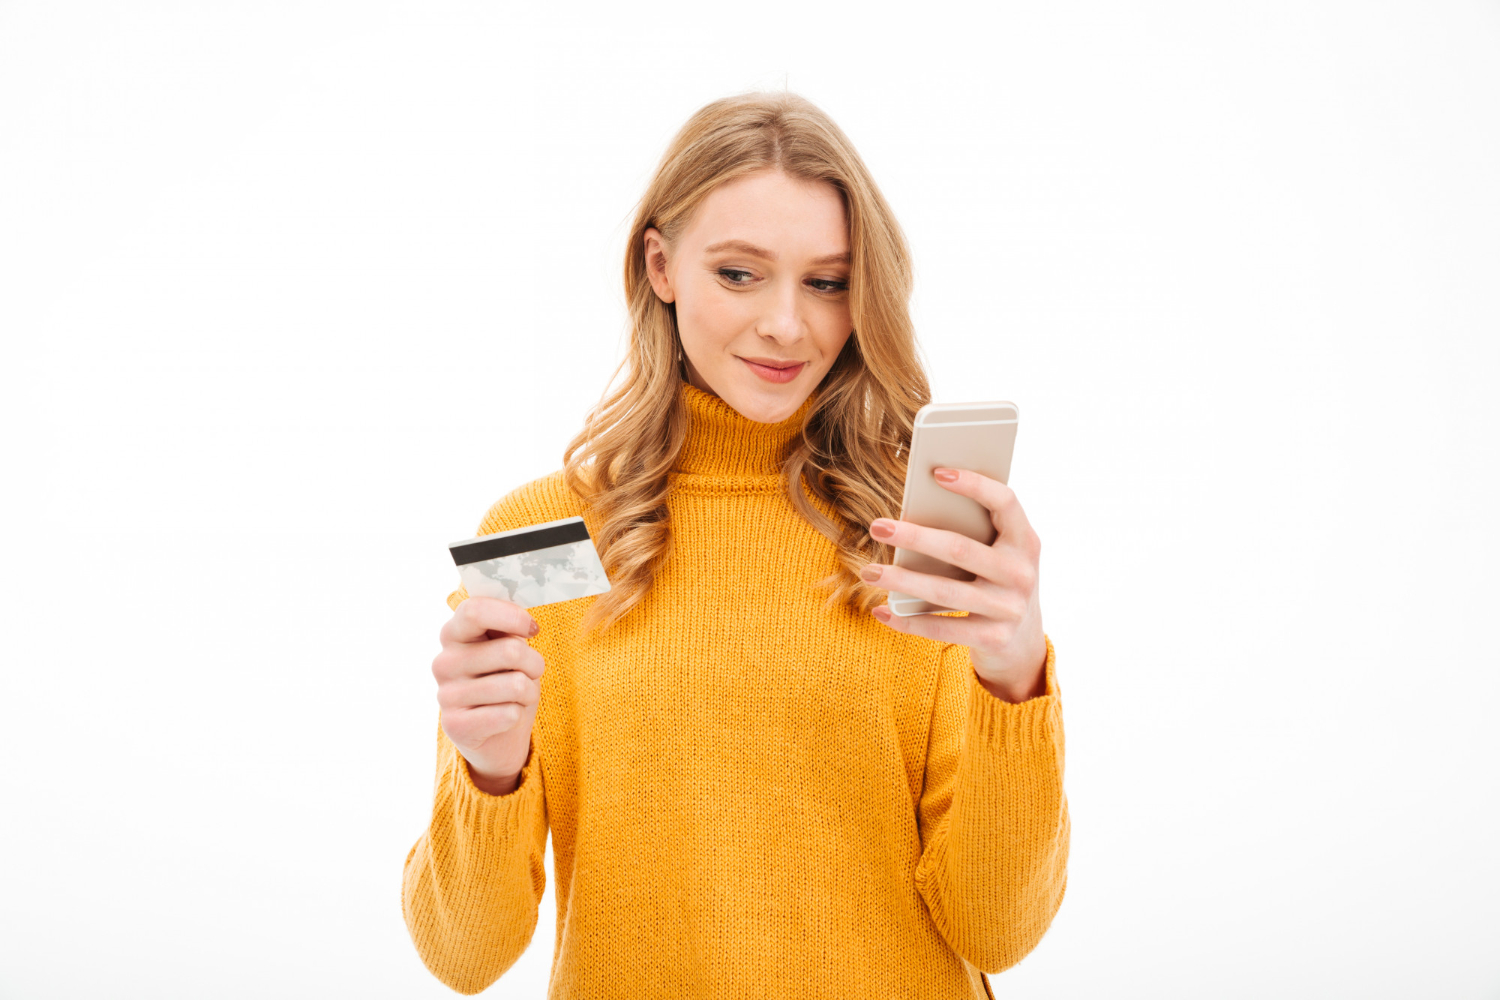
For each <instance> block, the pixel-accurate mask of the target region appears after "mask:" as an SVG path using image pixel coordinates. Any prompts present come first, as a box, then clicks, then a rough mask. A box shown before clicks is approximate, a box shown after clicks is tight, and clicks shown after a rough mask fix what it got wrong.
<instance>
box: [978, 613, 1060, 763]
mask: <svg viewBox="0 0 1500 1000" xmlns="http://www.w3.org/2000/svg"><path fill="white" fill-rule="evenodd" d="M1043 638H1044V640H1045V641H1046V643H1047V664H1046V666H1045V667H1044V668H1043V673H1044V676H1045V678H1046V690H1045V691H1044V692H1043V693H1042V694H1040V695H1038V696H1037V697H1035V698H1029V699H1027V700H1026V701H1023V702H1009V701H1005V700H1003V699H1000V698H996V697H995V696H994V695H993V694H991V693H990V692H989V691H988V690H986V688H985V687H984V685H983V684H981V683H979V677H978V675H977V674H975V673H974V669H973V667H972V666H971V667H970V668H969V733H970V734H971V736H972V737H973V738H975V739H977V740H978V741H979V744H980V745H981V746H988V747H992V748H994V749H996V750H1008V751H1012V752H1015V751H1019V752H1023V753H1029V752H1032V751H1034V750H1037V749H1041V748H1048V749H1050V748H1052V747H1053V746H1055V745H1056V744H1057V743H1058V742H1059V739H1060V736H1061V732H1062V697H1061V694H1062V692H1061V691H1060V690H1059V689H1058V686H1057V653H1056V651H1055V650H1054V649H1053V648H1052V640H1051V639H1050V638H1048V637H1046V636H1043Z"/></svg>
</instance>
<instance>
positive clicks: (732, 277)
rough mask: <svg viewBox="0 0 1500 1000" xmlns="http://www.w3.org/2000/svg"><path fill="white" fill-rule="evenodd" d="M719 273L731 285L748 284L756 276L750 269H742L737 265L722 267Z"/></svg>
mask: <svg viewBox="0 0 1500 1000" xmlns="http://www.w3.org/2000/svg"><path fill="white" fill-rule="evenodd" d="M717 273H718V275H719V277H721V278H723V279H724V280H725V281H727V282H729V283H730V284H731V285H748V284H750V279H751V278H752V277H754V275H752V274H751V273H750V272H749V271H742V270H740V269H739V268H737V267H721V268H719V270H718V272H717Z"/></svg>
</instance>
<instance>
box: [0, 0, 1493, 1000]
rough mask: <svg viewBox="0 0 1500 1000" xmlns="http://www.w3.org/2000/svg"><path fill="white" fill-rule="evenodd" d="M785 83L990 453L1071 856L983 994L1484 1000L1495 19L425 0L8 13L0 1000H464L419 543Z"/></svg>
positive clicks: (1310, 10) (612, 330)
mask: <svg viewBox="0 0 1500 1000" xmlns="http://www.w3.org/2000/svg"><path fill="white" fill-rule="evenodd" d="M1127 6H1128V8H1129V9H1128V10H1127V9H1126V8H1127ZM784 86H785V87H789V88H790V89H792V90H796V91H798V92H800V93H802V94H804V95H805V96H807V97H809V98H811V99H813V100H814V101H817V102H819V103H820V104H821V105H822V106H823V107H824V108H826V109H827V110H828V111H829V112H830V113H831V114H832V115H833V116H834V118H835V119H836V120H837V121H838V122H839V123H840V124H841V125H842V126H843V128H844V129H845V131H846V132H848V134H849V135H850V136H851V138H852V139H853V140H854V142H855V144H856V145H857V146H858V147H859V149H860V150H861V152H862V154H863V155H864V157H865V159H866V161H867V162H868V164H869V165H870V167H871V169H872V171H873V172H874V174H875V176H876V178H877V180H878V181H879V182H880V184H881V185H882V187H883V189H884V191H885V193H886V195H887V197H888V198H889V200H890V201H891V203H892V205H893V206H894V208H895V210H896V212H897V215H898V217H899V218H900V219H901V221H902V223H903V225H904V226H905V227H906V229H907V232H908V234H909V236H910V238H911V241H912V244H913V248H914V252H915V259H916V262H917V273H918V284H917V293H916V297H915V299H914V314H915V317H916V321H917V325H918V329H919V332H920V335H921V338H922V343H923V346H924V350H925V352H926V355H927V358H928V360H929V362H930V368H931V375H932V381H933V387H934V391H935V395H936V398H937V399H939V400H946V401H956V400H968V399H991V398H1002V399H1012V400H1015V401H1016V402H1017V403H1018V404H1019V405H1020V409H1021V414H1022V423H1021V431H1020V437H1019V441H1018V445H1017V451H1016V458H1015V466H1014V480H1013V485H1015V486H1016V488H1017V490H1018V492H1019V493H1020V496H1021V499H1022V502H1023V504H1024V505H1025V506H1026V509H1027V511H1028V513H1029V514H1030V517H1031V519H1032V521H1033V522H1034V524H1035V525H1036V526H1037V528H1038V530H1039V532H1040V534H1041V536H1042V538H1043V541H1044V543H1045V552H1044V556H1043V563H1042V567H1043V608H1044V611H1045V619H1046V624H1047V629H1048V631H1049V632H1050V633H1051V634H1052V635H1053V636H1054V638H1055V640H1056V642H1057V645H1058V650H1059V656H1060V661H1059V666H1060V673H1059V676H1060V679H1061V681H1062V684H1063V687H1064V694H1065V698H1064V703H1065V711H1066V716H1067V725H1068V774H1067V788H1068V792H1069V798H1070V803H1071V806H1072V810H1073V818H1074V827H1073V854H1072V863H1071V876H1070V882H1069V889H1068V895H1067V898H1066V900H1065V902H1064V904H1063V907H1062V911H1061V913H1060V914H1059V916H1058V918H1057V920H1056V922H1055V923H1054V925H1053V927H1052V929H1051V931H1050V932H1049V933H1048V935H1047V937H1046V938H1045V940H1043V942H1042V943H1041V945H1040V946H1039V947H1038V948H1037V949H1036V951H1035V952H1033V953H1032V955H1031V956H1030V957H1028V958H1027V959H1026V960H1025V961H1024V962H1022V963H1021V964H1020V965H1019V966H1017V967H1016V968H1014V969H1012V970H1010V971H1008V972H1006V973H1004V974H1002V975H1000V976H998V977H995V980H994V982H995V986H996V991H997V993H998V994H1000V995H1002V996H1008V997H1015V998H1021V997H1026V998H1042V997H1084V998H1091V997H1100V996H1109V997H1152V998H1161V997H1184V998H1199V997H1246V998H1251V997H1253V998H1260V997H1266V996H1273V995H1274V996H1283V997H1310V998H1312V997H1316V998H1321V997H1329V996H1359V997H1413V996H1424V997H1500V949H1497V948H1496V941H1497V940H1500V861H1497V856H1496V849H1495V847H1496V845H1497V844H1500V779H1497V775H1496V763H1497V761H1500V726H1497V725H1496V724H1495V722H1494V719H1495V717H1496V712H1495V705H1496V702H1497V696H1500V680H1497V666H1500V663H1497V659H1500V657H1497V654H1496V638H1495V627H1494V626H1495V621H1496V615H1495V612H1494V605H1495V603H1496V598H1497V597H1500V588H1497V585H1496V582H1495V569H1494V564H1495V557H1496V556H1497V554H1500V552H1497V549H1500V546H1497V538H1496V530H1495V526H1494V516H1493V514H1494V510H1495V507H1496V485H1497V448H1496V445H1495V434H1496V432H1497V430H1500V405H1497V402H1496V399H1495V391H1494V383H1495V379H1496V376H1497V375H1500V336H1497V334H1500V304H1497V303H1500V297H1497V290H1496V284H1497V277H1500V237H1497V234H1500V183H1497V178H1500V107H1497V105H1500V7H1497V6H1496V5H1495V4H1494V3H1478V2H1472V3H1425V4H1423V3H1416V2H1410V3H1402V4H1380V3H1369V2H1364V3H1342V4H1330V3H1312V4H1310V3H1306V2H1287V3H1267V4H1255V5H1227V4H1202V3H1190V2H1184V3H1179V4H1163V3H1147V4H1139V5H1118V4H1107V3H1100V4H1095V5H1079V4H1071V3H1048V4H1041V3H1035V4H1026V5H1015V4H1006V5H1002V6H1000V7H998V8H997V7H993V6H989V5H986V6H985V7H983V8H981V7H979V6H975V7H962V8H960V7H952V8H944V7H943V6H941V5H931V4H923V5H917V6H916V7H912V6H910V5H901V6H899V7H897V6H893V7H891V8H889V9H887V10H880V9H879V8H872V7H870V6H869V5H866V4H849V5H846V6H827V7H819V6H818V5H806V4H800V3H798V4H785V5H782V4H776V3H764V4H749V5H745V4H726V5H704V4H653V5H628V4H612V5H604V4H595V5H592V6H578V5H543V4H532V5H528V7H527V8H525V9H516V8H514V7H510V6H508V5H501V4H479V3H473V4H466V3H448V2H441V3H440V2H433V0H423V2H421V3H417V2H388V3H383V4H374V3H369V2H352V0H351V2H345V3H331V2H321V0H320V2H300V0H299V2H295V3H293V2H282V3H263V4H240V3H228V2H207V3H203V2H200V3H186V2H184V3H176V4H165V3H149V4H148V3H132V4H128V5H125V4H104V3H62V2H45V3H44V2H34V3H19V2H6V3H0V329H3V331H4V353H3V358H4V365H3V369H0V370H3V375H0V378H3V383H0V388H3V399H4V402H3V404H0V405H3V407H4V409H3V412H0V421H3V428H4V430H3V433H4V448H5V456H4V467H5V470H6V477H5V478H6V481H7V486H6V487H5V490H4V500H3V503H4V505H5V510H4V519H3V524H4V536H3V545H4V550H3V586H4V593H3V595H0V596H3V601H0V607H3V612H4V615H5V623H4V627H3V630H0V653H3V657H4V665H3V671H0V752H3V755H4V756H3V760H4V770H3V777H0V849H3V854H4V858H5V864H4V865H3V867H0V898H3V900H4V904H3V906H0V996H5V997H24V998H55V997H70V998H71V997H125V996H129V997H151V998H176V997H183V998H197V997H204V996H214V997H255V998H259V997H265V996H289V997H290V996H295V997H323V996H329V997H345V996H359V997H372V998H373V997H402V998H406V997H420V996H434V997H438V996H445V995H451V994H449V993H448V991H447V990H446V988H445V987H443V986H441V985H440V984H439V983H438V982H437V981H436V980H435V979H433V978H431V977H430V976H429V975H428V973H427V972H426V970H425V969H424V968H423V967H422V965H421V963H420V961H419V960H418V958H417V955H416V952H415V950H414V949H413V948H412V946H411V944H410V941H409V939H408V938H407V935H406V930H405V927H404V925H403V923H402V920H401V912H400V896H399V891H400V877H401V866H402V861H403V859H404V858H405V856H406V852H407V850H408V849H409V848H410V846H411V844H412V843H413V842H414V841H415V840H416V838H417V837H418V835H419V834H420V833H421V831H422V829H423V826H424V824H425V821H426V815H427V810H428V808H429V805H430V795H431V781H432V765H433V734H434V729H435V725H436V718H437V706H436V702H435V700H434V691H435V685H434V683H433V680H432V677H431V675H430V673H429V667H430V663H431V660H432V657H433V655H434V654H435V653H436V652H437V640H436V634H437V630H438V628H439V627H440V625H441V623H442V622H443V621H444V620H446V618H447V616H448V609H447V606H446V605H445V604H444V603H443V598H444V595H445V594H446V593H447V592H448V591H449V589H451V588H452V586H454V585H455V580H456V576H455V573H454V569H453V566H452V564H451V562H450V561H449V559H448V555H447V552H446V549H445V545H446V543H447V542H450V541H453V540H455V539H458V538H461V537H464V536H467V535H469V534H472V533H473V531H474V530H475V527H476V526H477V524H478V521H479V517H480V515H481V514H482V513H483V512H484V510H485V509H486V508H487V507H488V505H489V504H490V503H491V502H492V501H493V500H495V499H496V498H498V497H499V496H501V495H502V494H503V493H505V492H506V491H508V490H509V489H511V488H512V487H514V486H516V485H518V484H520V483H522V482H524V481H526V480H528V479H531V478H534V477H536V476H539V475H542V474H544V473H546V472H548V471H550V470H552V469H555V468H557V467H558V466H559V465H560V464H561V455H562V449H563V447H564V445H565V443H566V441H567V440H568V439H569V438H570V437H571V435H572V434H573V433H574V432H575V431H576V430H577V429H578V427H579V426H580V425H581V421H582V419H583V415H584V413H585V411H586V410H587V409H588V407H589V406H590V405H591V404H592V403H593V402H594V401H595V400H596V399H597V398H598V396H599V395H600V393H601V391H602V390H603V388H604V385H605V383H606V381H607V380H608V378H609V376H610V374H611V372H612V371H613V368H614V365H615V362H616V360H617V359H618V358H619V356H620V353H621V350H622V347H623V341H622V331H623V298H622V293H621V291H620V281H619V271H620V258H621V254H622V245H623V244H622V240H623V238H624V231H625V227H626V225H627V224H628V219H629V216H630V213H631V210H632V207H633V204H634V201H635V199H636V198H637V197H639V195H640V193H641V191H642V189H643V187H644V184H645V181H646V179H647V177H648V175H649V173H650V171H651V169H652V168H653V166H654V165H655V162H656V160H657V157H658V156H659V155H660V153H661V151H662V149H663V148H664V146H665V144H666V142H667V140H668V138H669V137H670V136H671V135H672V133H673V132H674V131H675V130H676V129H677V127H678V126H679V125H680V124H681V123H682V122H683V121H684V120H685V119H686V117H687V116H688V115H689V114H690V113H691V112H692V111H693V110H695V109H696V108H697V107H699V106H700V105H702V104H703V103H705V102H707V101H709V100H712V99H714V98H717V97H720V96H723V95H725V94H728V93H734V92H738V91H741V90H745V89H752V88H767V89H773V88H781V87H784ZM768 541H769V540H768ZM766 624H768V625H769V626H771V627H774V625H775V623H766ZM548 865H549V886H548V893H547V898H546V899H545V900H544V902H543V904H542V911H541V917H540V922H539V925H538V931H537V934H536V936H535V938H534V939H533V944H532V947H531V949H530V951H528V952H527V954H526V955H525V956H524V957H523V958H522V959H521V961H520V962H519V964H518V965H516V966H515V967H514V968H513V969H512V970H511V972H510V973H508V974H507V975H506V976H505V977H504V978H503V979H501V981H500V983H499V984H497V986H496V987H494V988H493V989H492V991H491V992H492V993H493V994H495V995H504V996H510V997H542V996H543V995H544V993H545V987H546V980H547V973H548V968H549V963H550V960H551V952H552V938H553V920H554V913H555V907H554V903H553V897H552V891H551V884H552V881H553V877H552V872H551V858H550V856H549V859H548Z"/></svg>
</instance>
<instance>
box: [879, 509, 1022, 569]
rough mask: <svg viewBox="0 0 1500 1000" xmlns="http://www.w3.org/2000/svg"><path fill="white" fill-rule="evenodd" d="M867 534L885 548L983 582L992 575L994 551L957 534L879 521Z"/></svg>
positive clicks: (885, 520)
mask: <svg viewBox="0 0 1500 1000" xmlns="http://www.w3.org/2000/svg"><path fill="white" fill-rule="evenodd" d="M870 534H871V535H872V536H874V537H875V538H878V539H879V540H880V541H882V542H885V543H886V544H887V545H891V546H894V547H895V548H898V549H910V550H911V551H913V552H920V553H922V554H923V555H925V556H932V557H933V558H935V559H941V560H942V561H943V562H945V563H952V564H953V565H954V566H957V567H958V568H959V569H966V570H968V571H969V572H970V573H973V574H974V575H975V576H979V577H983V578H984V579H986V580H988V579H990V578H992V577H993V575H994V572H995V552H994V550H993V549H991V548H990V547H989V546H988V545H986V544H984V543H983V542H978V541H975V540H974V539H972V538H970V537H969V536H968V535H961V534H959V533H958V532H956V531H948V530H946V529H944V528H928V527H924V526H922V525H920V524H913V523H912V522H911V521H894V520H892V519H891V518H888V517H878V518H876V519H875V520H873V521H871V522H870Z"/></svg>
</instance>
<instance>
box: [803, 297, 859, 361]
mask: <svg viewBox="0 0 1500 1000" xmlns="http://www.w3.org/2000/svg"><path fill="white" fill-rule="evenodd" d="M822 305H823V308H822V309H820V310H818V312H817V319H816V321H815V324H814V326H813V336H814V338H815V339H816V340H817V342H818V348H819V350H821V351H822V352H823V354H825V355H826V356H827V357H828V359H829V360H830V361H832V360H833V358H835V357H837V356H838V353H839V351H841V350H843V348H844V342H845V341H846V340H848V339H849V335H850V331H852V330H853V329H854V321H853V320H852V319H851V318H850V316H849V300H848V299H847V298H846V299H844V300H843V301H842V302H825V303H822Z"/></svg>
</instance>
